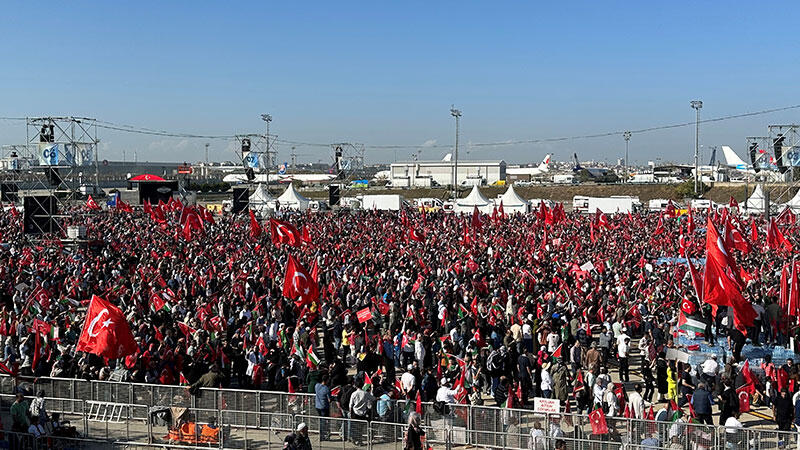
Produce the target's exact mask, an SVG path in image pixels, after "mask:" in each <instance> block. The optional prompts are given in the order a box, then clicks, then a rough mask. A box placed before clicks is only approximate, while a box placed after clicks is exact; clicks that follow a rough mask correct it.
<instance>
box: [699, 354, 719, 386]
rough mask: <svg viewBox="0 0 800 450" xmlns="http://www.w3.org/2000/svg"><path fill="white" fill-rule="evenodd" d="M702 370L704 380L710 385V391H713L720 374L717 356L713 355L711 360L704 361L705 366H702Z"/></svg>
mask: <svg viewBox="0 0 800 450" xmlns="http://www.w3.org/2000/svg"><path fill="white" fill-rule="evenodd" d="M700 370H701V371H702V373H703V378H705V380H706V383H708V387H709V389H713V388H714V384H715V383H716V381H717V374H718V373H719V363H718V362H717V355H711V358H710V359H707V360H705V361H703V364H701V365H700Z"/></svg>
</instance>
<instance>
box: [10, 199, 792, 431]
mask: <svg viewBox="0 0 800 450" xmlns="http://www.w3.org/2000/svg"><path fill="white" fill-rule="evenodd" d="M284 209H285V208H284ZM13 211H14V209H9V208H4V209H3V211H0V235H2V236H3V240H4V245H2V246H0V294H1V295H2V296H3V299H4V302H3V303H2V305H3V306H2V307H0V318H2V320H0V324H2V325H0V340H2V342H0V344H1V345H2V347H0V348H2V350H3V351H2V352H0V354H2V357H3V360H2V362H3V364H4V366H5V367H7V368H8V371H7V372H10V373H12V374H30V375H34V376H47V375H57V376H59V377H64V378H77V379H87V380H107V379H121V380H124V381H130V382H136V383H148V384H153V385H175V386H177V385H183V386H187V389H188V390H189V392H190V393H192V394H195V395H198V396H200V395H203V391H204V389H203V388H206V389H212V388H219V387H224V388H236V389H264V390H271V391H281V392H286V393H313V394H314V395H315V407H317V409H318V411H317V412H318V414H319V415H320V416H321V417H328V415H329V414H330V402H331V401H334V402H337V403H338V405H339V406H340V407H341V409H342V413H343V415H344V416H345V418H346V419H347V418H350V419H363V420H369V419H370V418H371V414H372V412H374V411H375V396H377V397H379V398H381V399H383V400H385V399H384V394H386V395H387V396H388V397H389V398H391V399H394V398H397V399H402V400H404V401H410V402H414V401H416V399H417V398H419V399H420V401H422V402H426V401H433V400H436V399H437V397H439V398H442V399H444V400H446V401H448V402H451V401H452V402H456V403H462V404H463V403H467V402H469V403H475V404H477V403H479V402H484V401H486V400H489V399H494V402H493V403H495V404H497V405H498V406H505V405H507V404H508V403H509V400H510V403H512V404H514V405H515V406H517V407H523V408H530V407H531V406H532V405H531V403H532V401H531V398H530V397H531V396H549V397H551V398H557V399H559V400H561V404H562V405H564V404H565V403H566V401H567V400H568V399H570V398H571V396H572V395H573V393H575V396H576V399H577V400H578V406H579V409H580V410H582V411H586V410H589V409H591V407H592V406H597V407H606V408H608V409H609V411H611V410H612V409H613V412H614V414H616V416H619V415H622V414H623V413H624V410H625V408H624V406H623V405H622V403H621V402H620V400H621V399H620V398H617V399H616V400H615V402H616V406H615V405H614V404H613V403H614V401H611V396H614V397H616V396H617V393H616V390H615V389H614V387H613V383H611V379H610V376H609V375H608V373H609V369H610V368H613V367H614V366H616V367H617V368H618V370H619V377H620V379H621V381H622V382H623V383H624V384H627V386H626V387H627V388H628V389H630V387H631V383H630V381H632V382H633V383H634V387H633V391H632V392H631V394H630V396H629V398H628V402H629V403H630V406H631V408H633V411H634V412H633V414H634V415H635V416H636V417H642V416H644V413H643V412H642V411H641V409H642V408H640V406H641V404H643V403H644V404H648V403H649V402H650V401H651V400H652V395H653V394H654V393H657V394H658V395H657V397H656V400H657V401H662V400H674V401H676V402H677V403H678V404H679V405H680V406H682V407H684V406H685V402H686V401H687V398H688V396H689V395H696V394H697V392H698V391H700V388H699V386H697V389H695V380H694V379H693V378H692V377H691V373H690V372H686V371H684V370H680V371H679V370H678V367H677V366H676V365H675V362H674V361H667V360H666V351H667V349H668V348H673V349H678V350H685V351H689V350H688V349H685V348H681V347H682V346H683V344H681V343H680V342H679V341H680V340H681V338H680V336H681V335H682V333H683V334H685V333H684V332H683V331H681V330H680V326H679V325H678V324H679V321H678V318H679V317H680V315H681V314H688V313H684V311H683V305H684V304H685V305H686V306H687V309H686V310H687V311H688V310H691V309H694V310H696V311H697V312H696V313H694V316H693V317H695V319H696V320H701V319H697V318H698V317H700V318H702V316H703V315H706V314H708V311H707V310H709V309H710V308H707V307H704V306H703V305H702V304H699V303H698V302H697V299H696V298H694V297H692V295H691V294H690V295H688V296H687V295H686V293H687V292H693V290H694V285H693V283H692V276H691V274H690V273H689V268H688V267H687V266H685V265H683V264H671V263H667V264H661V263H660V262H659V263H657V260H658V259H661V261H669V260H670V258H679V257H681V251H683V252H684V253H686V252H697V251H698V250H700V252H701V253H702V249H704V248H705V247H704V246H705V244H706V242H705V238H706V234H705V233H697V232H688V231H686V232H685V233H682V231H685V230H686V229H687V227H688V217H689V213H687V214H685V215H683V216H680V217H675V214H674V211H673V212H672V213H669V214H668V213H664V214H645V213H637V212H632V213H631V214H615V215H608V217H606V216H605V215H603V214H597V213H593V214H589V215H585V214H577V213H572V212H567V211H566V210H564V206H563V205H561V204H556V205H555V206H548V205H543V206H542V207H540V208H539V210H538V211H537V212H536V213H533V214H513V215H512V214H500V213H499V212H498V213H497V214H496V215H495V217H494V218H490V217H489V216H487V215H485V214H482V213H480V212H476V213H474V214H473V215H474V217H461V216H460V215H458V214H448V213H444V212H431V213H425V214H421V213H420V212H418V211H415V210H411V209H406V210H402V211H352V212H350V213H348V214H335V215H334V214H328V213H314V214H311V213H309V214H305V213H301V212H295V211H288V210H281V211H279V214H278V216H279V217H278V218H273V220H272V221H267V220H264V219H262V218H259V217H257V215H256V214H255V212H254V215H253V217H252V219H251V217H250V215H249V213H247V214H230V213H227V212H225V213H222V214H214V213H211V212H209V211H207V210H205V209H204V208H203V207H202V206H200V205H191V204H184V203H182V202H181V201H179V200H177V199H170V200H169V201H165V202H162V203H160V204H149V203H148V204H147V205H143V206H142V207H141V208H140V207H138V206H136V207H132V208H130V209H129V210H128V209H125V210H122V209H116V208H113V207H112V208H109V209H104V210H102V211H97V210H96V209H91V210H89V209H86V208H84V207H81V206H80V205H75V206H73V207H71V208H67V209H65V211H64V214H63V216H64V217H65V218H64V219H63V221H64V225H65V226H72V225H80V226H84V227H86V232H87V236H89V237H90V240H91V241H92V242H94V245H96V247H92V248H81V247H77V248H72V247H69V246H64V245H63V244H62V242H61V240H60V238H61V236H58V235H55V234H48V235H44V236H43V237H42V239H41V240H39V241H37V242H33V241H31V240H29V239H27V238H25V235H24V229H23V226H22V225H23V223H22V218H21V217H20V216H19V212H18V211H17V214H16V215H15V214H14V213H13ZM691 214H692V215H691V217H692V221H693V222H692V223H693V225H692V227H694V224H700V223H702V224H703V225H704V228H708V230H710V231H711V232H712V233H713V231H714V230H713V227H716V229H717V231H719V230H724V231H725V233H728V232H730V233H731V237H730V238H723V239H722V242H723V244H722V245H723V246H728V245H733V244H732V242H734V241H736V239H738V238H737V237H736V236H734V234H736V233H735V232H734V230H738V231H739V232H740V233H743V232H744V233H747V232H748V231H749V230H750V229H755V230H758V229H762V230H763V229H765V228H766V227H767V225H768V224H767V222H766V220H765V218H763V217H759V216H752V217H748V218H746V219H740V218H739V217H738V216H731V215H728V214H722V213H717V212H711V213H710V214H709V213H708V212H706V211H692V212H691ZM787 220H788V219H787ZM709 221H710V222H709ZM364 224H369V228H368V229H367V228H365V225H364ZM709 224H710V225H709ZM279 225H280V226H279ZM781 226H783V225H781ZM659 227H661V228H662V229H663V232H661V231H659V232H658V233H655V231H656V230H657V229H658V228H659ZM273 230H274V231H273ZM278 230H281V231H280V232H279V231H278ZM287 230H288V231H290V232H291V233H290V234H291V235H292V236H290V237H286V236H285V235H284V231H287ZM292 230H296V234H295V231H292ZM412 231H413V233H412ZM725 233H723V236H724V235H725ZM762 234H763V233H762ZM786 234H787V236H788V237H787V239H788V240H790V241H792V242H794V243H795V244H800V243H798V242H797V240H798V238H797V236H795V234H793V233H786ZM681 235H682V236H683V238H682V240H681V243H682V244H683V245H681V246H679V245H678V242H677V236H681ZM762 237H763V236H762ZM736 242H738V241H736ZM740 246H741V245H740ZM726 250H727V253H726V254H728V255H732V256H731V259H732V261H728V260H726V263H730V262H735V263H736V269H737V270H730V271H726V273H730V274H734V275H732V276H734V277H740V276H743V274H744V273H747V274H748V275H749V277H745V278H748V281H747V282H745V281H744V280H738V279H737V280H735V281H737V283H735V284H736V285H737V286H741V289H742V291H743V296H744V298H745V299H747V300H748V304H749V301H750V299H754V300H755V306H753V311H754V312H755V315H753V316H752V317H751V318H752V319H753V320H752V321H751V322H750V323H747V324H745V325H737V324H738V323H739V321H738V320H735V319H737V317H736V315H737V314H738V315H739V316H742V315H743V314H744V315H745V316H746V315H747V313H748V312H749V311H745V310H744V309H746V308H744V309H743V308H739V310H736V308H734V307H732V306H730V307H728V306H719V313H718V315H717V317H718V319H719V321H720V322H719V323H718V324H717V327H716V331H717V332H718V334H719V336H724V335H726V334H727V335H728V336H729V337H730V345H731V347H732V349H733V351H734V355H735V358H736V359H737V360H740V361H743V360H744V358H745V357H747V355H746V354H745V355H742V352H743V348H744V343H745V342H746V340H747V339H750V340H751V341H753V342H754V343H755V342H757V341H758V337H757V336H756V339H755V340H754V336H755V335H756V334H757V332H758V331H759V330H761V331H763V332H764V333H763V336H764V340H765V341H769V342H783V341H787V342H788V340H789V339H790V338H795V339H797V338H798V337H800V336H798V330H797V329H796V328H792V327H790V326H788V323H787V321H786V319H785V317H784V316H785V313H784V312H783V309H782V308H781V307H780V305H778V304H777V303H778V302H780V298H779V293H780V273H778V274H777V275H776V272H780V267H782V266H783V264H786V263H788V262H790V261H791V259H790V257H789V255H788V254H781V253H780V252H775V251H774V249H769V246H768V245H752V248H750V252H749V253H745V252H743V251H741V249H739V248H731V249H726ZM588 261H591V262H592V264H591V265H590V266H592V267H593V268H589V269H587V270H585V269H586V268H587V267H589V266H587V265H585V263H586V262H588ZM582 267H583V268H582ZM739 269H741V270H739ZM292 271H294V272H293V273H292ZM755 274H758V276H755ZM287 275H288V276H287ZM750 278H752V279H750ZM303 280H310V281H308V283H306V282H305V281H303ZM739 281H741V283H739ZM94 297H98V298H102V299H104V300H105V301H107V302H109V303H110V304H112V305H114V306H115V307H116V308H119V310H120V311H121V312H122V315H123V317H124V319H125V320H120V321H112V322H114V323H111V322H108V323H107V322H105V321H104V322H97V323H95V325H98V323H99V324H101V325H103V324H104V325H105V327H112V328H114V330H113V331H114V332H115V335H119V334H121V333H116V332H117V331H120V332H121V331H123V330H124V327H127V328H128V330H129V331H130V334H131V335H132V337H133V341H134V344H135V345H132V346H131V349H130V352H129V353H130V354H126V355H122V356H121V357H119V358H106V357H104V356H103V355H100V354H97V352H92V351H83V350H78V349H79V348H83V347H81V346H79V345H78V344H79V342H80V341H81V339H82V337H84V338H85V336H83V335H84V330H85V329H88V328H89V325H91V323H92V321H93V320H94V319H97V317H88V316H87V314H88V310H89V308H87V306H88V304H89V303H90V302H91V301H92V299H93V298H94ZM684 300H685V301H684ZM762 307H763V311H762V310H761V309H762ZM364 312H367V313H369V314H368V315H369V316H370V317H369V318H366V319H364V317H365V316H364ZM690 315H691V314H690ZM741 318H742V317H738V319H741ZM34 323H35V324H36V326H34ZM737 327H739V328H741V329H737ZM3 328H5V329H3ZM92 329H93V330H94V331H95V332H96V331H97V330H98V328H97V326H95V327H93V328H92ZM748 329H749V330H751V331H752V332H753V333H750V332H748V333H747V336H745V334H744V333H745V332H747V330H748ZM37 330H38V331H37ZM35 333H38V335H39V338H40V339H39V340H38V342H39V345H38V346H37V344H36V342H37V339H36V336H37V334H35ZM56 334H57V335H58V338H53V339H51V338H50V336H56ZM44 335H47V336H48V337H47V338H44V339H41V338H43V337H44ZM676 335H677V336H678V337H675V336H676ZM709 338H718V339H719V340H721V339H723V338H722V337H717V336H706V339H709ZM637 340H638V342H637ZM84 341H85V339H84ZM637 348H638V353H639V355H636V350H635V349H637ZM37 352H38V353H37ZM745 353H746V352H745ZM639 356H640V357H641V361H642V363H641V366H638V365H637V367H636V368H640V373H639V374H636V373H635V372H636V371H635V370H634V371H633V373H631V372H630V370H629V365H630V361H631V359H630V358H636V357H639ZM634 361H635V359H634ZM714 362H715V360H714V358H713V357H712V358H711V359H709V360H707V361H706V362H705V363H703V364H702V366H701V368H700V375H701V376H700V377H699V381H701V382H702V383H703V384H705V390H706V391H709V392H710V391H712V390H715V389H714V388H715V386H716V385H719V384H720V383H721V384H722V385H723V386H725V387H724V389H721V390H722V393H721V395H719V396H717V397H716V399H717V400H719V401H718V402H717V403H718V404H719V410H720V413H719V414H720V422H721V423H722V424H724V423H725V422H727V421H728V419H729V418H730V417H735V414H736V409H737V408H738V402H734V401H733V397H732V396H731V395H730V390H731V389H733V392H734V394H735V389H736V388H738V387H741V386H739V385H736V383H737V382H736V376H737V373H736V372H735V371H728V368H727V366H726V368H725V369H723V370H722V374H719V372H718V371H719V364H717V365H716V367H714ZM765 362H767V361H766V359H765ZM612 370H613V369H612ZM686 370H689V371H690V370H691V369H689V368H687V369H686ZM731 370H732V369H731ZM726 371H727V372H728V373H726ZM765 371H768V372H769V373H768V374H767V378H768V379H769V380H770V383H771V384H770V387H773V386H774V388H772V389H771V390H773V391H775V392H776V393H777V397H776V399H775V402H778V401H780V402H781V403H785V402H786V401H785V400H781V399H782V398H783V394H782V391H783V390H784V389H786V390H788V392H787V395H788V396H789V398H791V396H792V394H794V393H795V392H796V391H797V388H798V385H800V374H798V371H797V367H795V365H794V364H793V362H792V361H787V363H786V364H785V365H784V366H782V367H780V368H776V367H774V365H773V366H771V367H770V366H769V362H767V367H766V368H765ZM715 372H716V373H715ZM348 373H351V374H352V373H355V374H356V375H355V377H348ZM637 377H638V378H641V381H640V380H639V379H638V378H637ZM718 377H719V380H717V378H718ZM640 384H641V386H639V385H640ZM357 386H358V387H357ZM442 388H445V390H444V391H443V390H442ZM640 389H641V392H640ZM759 389H760V388H759ZM719 390H720V389H716V390H715V391H719ZM326 391H327V392H326ZM332 391H335V392H337V394H336V395H333V394H332ZM451 391H452V392H451ZM372 392H375V396H373V395H372ZM609 392H611V394H613V395H611V394H608V393H609ZM440 393H442V395H439V394H440ZM518 393H519V395H518ZM509 394H511V396H512V398H511V399H509ZM623 396H624V394H623ZM640 397H641V400H640ZM631 398H632V399H631ZM383 400H382V403H381V405H384V404H385V402H383ZM695 401H696V402H701V399H700V398H698V399H696V400H695ZM754 401H755V399H754ZM20 402H22V403H24V405H20V404H19V403H20ZM33 403H34V404H33V405H28V403H27V402H25V401H24V398H23V399H22V400H19V399H18V400H17V401H15V403H14V404H13V405H12V407H11V416H12V421H13V422H12V428H14V429H16V430H20V431H22V432H25V431H26V430H27V429H28V427H29V426H30V422H29V420H28V418H27V416H28V415H29V414H30V415H31V416H38V417H39V421H40V423H45V422H46V421H47V419H48V418H47V412H46V407H45V404H44V402H43V401H42V402H39V400H38V397H37V399H36V400H34V402H33ZM790 406H793V405H790ZM382 407H383V406H381V410H382ZM31 408H33V409H31ZM777 411H778V410H777V409H776V414H777ZM379 415H380V412H379ZM722 419H724V420H722ZM781 419H782V422H781V426H782V427H783V428H785V427H786V423H787V422H786V417H784V416H781ZM704 420H705V419H704ZM791 422H792V420H791V419H789V421H788V423H791ZM320 431H321V432H322V433H323V436H324V435H325V434H326V430H325V429H324V428H323V427H322V426H321V429H320ZM328 431H329V430H328ZM343 434H344V436H345V439H349V438H350V437H351V436H353V434H352V433H349V432H344V433H343ZM362 435H363V433H362Z"/></svg>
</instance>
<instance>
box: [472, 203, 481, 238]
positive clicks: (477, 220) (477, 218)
mask: <svg viewBox="0 0 800 450" xmlns="http://www.w3.org/2000/svg"><path fill="white" fill-rule="evenodd" d="M482 225H483V219H481V213H480V211H478V207H477V206H475V207H474V208H473V209H472V231H473V232H475V231H478V230H480V229H481V226H482Z"/></svg>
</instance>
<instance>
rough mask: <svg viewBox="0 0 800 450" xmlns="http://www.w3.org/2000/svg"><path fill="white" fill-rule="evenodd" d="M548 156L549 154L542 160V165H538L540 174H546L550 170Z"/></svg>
mask: <svg viewBox="0 0 800 450" xmlns="http://www.w3.org/2000/svg"><path fill="white" fill-rule="evenodd" d="M550 156H551V155H550V154H547V155H546V156H545V157H544V159H543V160H542V163H541V164H539V170H541V171H542V172H547V171H548V170H549V169H550Z"/></svg>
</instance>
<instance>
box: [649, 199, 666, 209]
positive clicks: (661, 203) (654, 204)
mask: <svg viewBox="0 0 800 450" xmlns="http://www.w3.org/2000/svg"><path fill="white" fill-rule="evenodd" d="M667 205H669V200H668V199H666V198H654V199H652V200H650V201H649V202H648V203H647V210H648V211H650V212H661V211H664V208H666V207H667Z"/></svg>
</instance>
